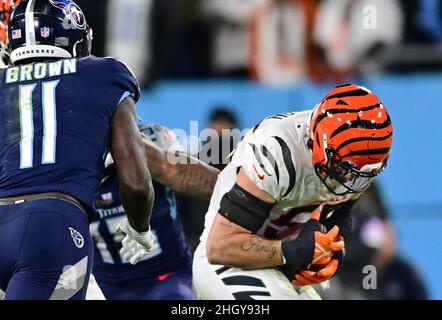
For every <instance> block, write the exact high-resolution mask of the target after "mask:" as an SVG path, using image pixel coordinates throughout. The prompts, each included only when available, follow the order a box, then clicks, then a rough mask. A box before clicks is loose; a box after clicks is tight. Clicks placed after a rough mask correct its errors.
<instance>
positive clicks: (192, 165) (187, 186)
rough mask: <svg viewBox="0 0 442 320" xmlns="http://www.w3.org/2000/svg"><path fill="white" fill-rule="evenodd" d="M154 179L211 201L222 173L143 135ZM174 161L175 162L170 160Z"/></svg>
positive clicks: (178, 190)
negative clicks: (171, 150) (162, 146)
mask: <svg viewBox="0 0 442 320" xmlns="http://www.w3.org/2000/svg"><path fill="white" fill-rule="evenodd" d="M141 135H142V138H143V143H144V150H145V153H146V158H147V163H148V165H149V169H150V172H151V174H152V178H153V179H154V180H156V181H158V182H159V183H161V184H163V185H165V186H167V187H169V188H171V189H172V190H173V191H176V192H180V193H182V194H184V195H186V196H190V197H194V198H199V199H201V200H207V201H208V200H210V197H211V196H212V192H213V188H214V187H215V183H216V180H217V178H218V173H219V171H218V170H217V169H215V168H212V167H210V166H209V165H207V164H205V163H203V162H202V161H199V160H198V159H196V158H194V157H192V156H189V155H186V154H182V153H178V152H175V153H172V152H170V151H166V150H163V149H161V148H160V147H158V146H157V145H156V144H155V143H153V142H152V141H151V140H150V139H149V138H148V137H147V136H146V135H144V134H141ZM169 159H173V160H174V161H173V163H172V162H171V161H170V160H169Z"/></svg>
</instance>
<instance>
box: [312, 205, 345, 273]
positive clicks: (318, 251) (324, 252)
mask: <svg viewBox="0 0 442 320" xmlns="http://www.w3.org/2000/svg"><path fill="white" fill-rule="evenodd" d="M319 217H320V213H319V212H318V211H314V212H313V213H312V219H314V220H318V221H319ZM338 235H339V226H337V225H335V226H334V227H333V228H332V229H331V230H330V231H329V232H327V233H322V232H319V231H316V232H315V252H314V254H313V259H312V262H311V264H312V265H325V264H328V263H329V262H330V261H331V259H332V256H333V254H334V252H336V251H342V250H344V248H345V244H344V239H343V238H342V237H341V236H338Z"/></svg>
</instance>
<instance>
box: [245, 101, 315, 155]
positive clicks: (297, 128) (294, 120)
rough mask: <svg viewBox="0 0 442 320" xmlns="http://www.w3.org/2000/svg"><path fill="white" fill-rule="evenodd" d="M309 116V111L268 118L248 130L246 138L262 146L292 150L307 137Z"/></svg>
mask: <svg viewBox="0 0 442 320" xmlns="http://www.w3.org/2000/svg"><path fill="white" fill-rule="evenodd" d="M310 115H311V110H307V111H301V112H289V113H284V114H277V115H272V116H269V117H267V118H265V119H264V120H263V121H261V122H260V123H259V124H258V125H256V126H255V127H254V128H253V129H252V130H250V132H249V134H248V137H247V138H248V140H250V141H256V142H258V143H259V144H262V145H268V146H271V145H272V144H275V145H277V146H280V147H282V148H283V149H284V148H285V147H287V148H289V149H294V148H296V146H297V145H301V144H303V143H304V140H305V138H306V137H307V132H308V122H309V119H310Z"/></svg>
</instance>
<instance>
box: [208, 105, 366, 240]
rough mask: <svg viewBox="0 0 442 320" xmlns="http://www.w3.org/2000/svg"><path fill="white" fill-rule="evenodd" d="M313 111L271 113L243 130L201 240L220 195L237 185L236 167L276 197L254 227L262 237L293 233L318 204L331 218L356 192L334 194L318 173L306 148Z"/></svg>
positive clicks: (215, 209) (220, 176)
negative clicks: (258, 223) (254, 125)
mask: <svg viewBox="0 0 442 320" xmlns="http://www.w3.org/2000/svg"><path fill="white" fill-rule="evenodd" d="M311 112H312V111H311V110H308V111H303V112H292V113H287V114H281V115H274V116H270V117H268V118H266V119H264V120H263V121H262V122H261V123H260V124H259V125H257V126H256V127H255V128H253V129H251V130H249V131H248V132H247V133H246V135H245V137H244V139H243V140H242V141H241V142H240V143H239V144H238V146H237V148H236V150H235V151H234V154H233V157H232V159H231V162H230V163H229V165H228V166H227V167H226V168H225V169H224V170H223V171H222V172H221V173H220V174H219V177H218V181H217V183H216V185H215V189H214V192H213V195H212V198H211V201H210V206H209V209H208V212H207V214H206V218H205V219H206V220H205V230H204V232H203V234H202V236H201V239H200V240H201V242H202V243H203V244H204V243H205V241H206V239H207V236H208V234H209V231H210V227H211V225H212V222H213V219H214V218H215V215H216V214H217V212H218V210H219V207H220V201H221V198H222V197H223V196H224V194H226V193H227V192H229V191H230V189H231V188H232V187H233V185H234V184H235V181H236V175H237V173H238V172H239V169H240V167H242V168H243V169H244V170H245V172H246V174H247V176H248V177H249V178H250V179H251V180H252V181H254V182H255V184H256V185H257V186H258V187H259V188H260V189H262V190H264V191H265V192H267V193H269V194H270V195H271V196H273V198H275V199H276V201H277V202H276V204H275V205H274V206H273V208H272V209H271V212H270V215H269V217H268V218H267V220H266V221H265V222H264V223H263V225H262V227H261V228H260V229H259V231H258V232H257V234H258V235H260V236H262V237H264V238H269V239H283V238H288V237H290V238H292V237H296V236H297V234H298V233H299V232H300V230H301V228H302V226H303V224H304V223H305V222H306V221H307V220H309V219H310V216H311V213H312V211H313V210H315V209H316V208H317V207H318V206H319V205H324V206H323V210H322V217H324V218H325V217H330V216H331V215H332V214H333V211H334V210H335V209H336V208H337V207H338V205H340V204H342V203H344V202H346V201H348V200H350V199H356V198H357V197H359V196H360V194H348V195H344V196H336V195H334V194H333V193H331V192H330V191H329V190H328V189H327V187H326V186H325V185H324V184H323V183H322V181H321V180H320V179H319V178H318V176H317V175H316V173H315V171H314V168H313V165H312V154H311V150H310V149H309V148H308V147H307V141H308V125H309V121H310V115H311Z"/></svg>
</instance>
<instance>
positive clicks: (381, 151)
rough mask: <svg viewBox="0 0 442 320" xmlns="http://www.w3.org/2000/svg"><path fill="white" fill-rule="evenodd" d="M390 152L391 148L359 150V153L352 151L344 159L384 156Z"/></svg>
mask: <svg viewBox="0 0 442 320" xmlns="http://www.w3.org/2000/svg"><path fill="white" fill-rule="evenodd" d="M389 151H390V148H382V149H370V150H358V151H351V152H349V153H347V154H345V155H343V157H344V158H345V157H352V156H362V155H371V154H384V153H388V152H389Z"/></svg>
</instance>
